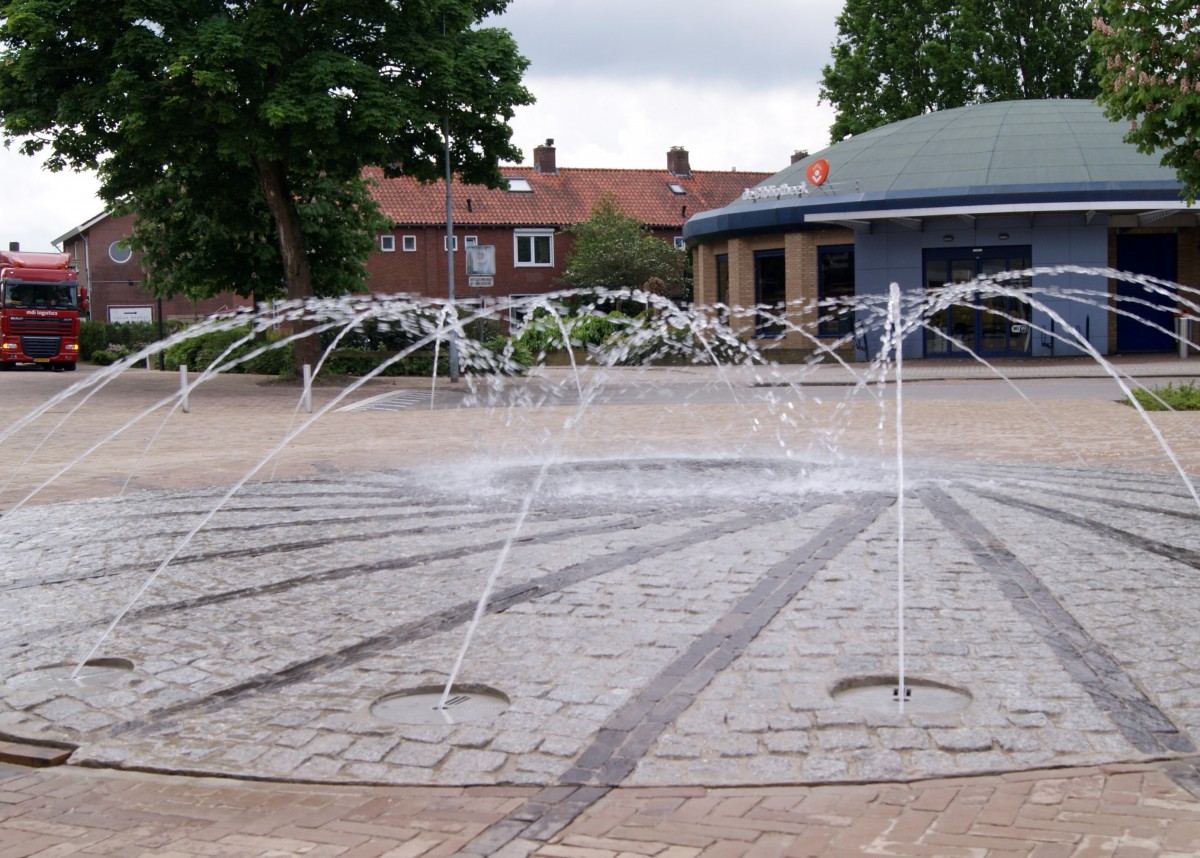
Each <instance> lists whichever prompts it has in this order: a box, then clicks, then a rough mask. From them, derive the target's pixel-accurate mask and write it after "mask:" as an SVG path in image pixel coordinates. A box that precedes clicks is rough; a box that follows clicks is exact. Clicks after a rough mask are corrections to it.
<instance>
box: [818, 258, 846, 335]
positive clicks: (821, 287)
mask: <svg viewBox="0 0 1200 858" xmlns="http://www.w3.org/2000/svg"><path fill="white" fill-rule="evenodd" d="M817 298H818V300H819V302H820V321H819V322H818V323H817V333H818V334H819V335H821V336H822V337H844V336H846V335H847V334H852V333H854V308H853V307H852V306H851V302H852V301H853V299H854V245H852V244H839V245H833V246H829V247H819V248H817Z"/></svg>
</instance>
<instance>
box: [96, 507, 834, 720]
mask: <svg viewBox="0 0 1200 858" xmlns="http://www.w3.org/2000/svg"><path fill="white" fill-rule="evenodd" d="M823 503H825V501H823V500H821V501H817V500H814V501H812V502H811V504H810V505H811V507H814V508H815V507H816V506H819V505H822V504H823ZM794 514H795V510H794V509H779V508H773V509H771V510H760V511H758V512H756V513H754V514H751V515H746V516H739V517H738V518H735V519H731V520H729V521H726V522H722V523H721V524H705V525H703V526H701V527H696V528H692V529H690V530H688V531H686V532H685V533H683V534H680V535H678V536H673V537H670V538H669V539H665V540H662V541H660V542H656V543H649V544H642V545H634V546H631V547H629V548H626V549H624V550H621V551H616V552H613V553H612V554H607V555H603V556H600V557H592V558H589V559H587V560H584V561H583V562H581V563H577V564H575V565H573V566H569V567H567V568H565V569H561V570H559V571H558V572H553V573H550V574H548V575H543V576H542V577H540V578H535V579H533V580H530V581H525V582H522V583H520V584H515V585H513V586H511V587H508V588H506V589H503V590H500V591H498V592H497V593H495V594H494V595H493V596H492V599H491V601H489V602H488V606H487V611H488V613H500V612H502V611H505V610H507V609H508V608H510V607H512V606H513V605H515V604H519V603H521V602H526V601H529V600H531V599H534V598H537V597H538V596H541V595H545V594H548V593H553V592H555V591H557V590H561V589H563V588H565V587H569V586H571V585H573V584H577V583H580V582H582V581H586V580H588V579H589V578H594V577H596V576H599V575H603V574H605V573H608V572H612V571H615V570H617V569H621V568H624V567H626V566H631V565H633V564H636V563H638V562H640V561H642V560H646V559H649V558H652V557H656V556H659V555H661V554H667V553H670V552H672V551H679V550H682V549H684V548H689V547H691V546H693V545H696V544H699V543H702V542H708V541H711V540H713V539H718V538H720V537H721V536H724V535H726V534H728V533H736V532H738V531H741V530H745V529H746V528H748V527H753V526H756V525H761V524H764V523H769V522H772V521H777V520H779V519H780V518H784V517H786V516H791V515H794ZM664 515H665V514H664ZM655 518H657V517H656V516H645V517H643V518H640V519H638V522H639V523H640V524H647V523H651V521H652V520H654V519H655ZM614 527H615V528H620V529H624V530H627V529H628V522H625V523H623V524H620V525H606V526H599V525H598V526H597V527H596V528H593V529H588V528H580V529H575V530H573V531H571V532H572V533H575V534H579V533H582V532H590V531H591V530H595V531H602V530H606V529H612V528H614ZM556 536H557V537H558V538H565V536H566V534H556ZM529 540H532V541H544V540H542V539H541V537H530V538H529ZM498 547H499V545H494V546H493V549H495V548H498ZM470 550H471V551H473V552H474V551H480V550H484V549H483V548H481V547H480V546H473V547H472V548H471V549H470ZM439 556H440V555H439ZM372 565H373V566H374V565H379V564H372ZM385 565H386V567H387V568H391V567H393V566H394V565H395V562H394V561H392V562H390V563H388V564H385ZM197 601H199V600H197ZM475 605H476V602H474V601H467V602H460V603H458V604H457V605H452V606H450V607H448V608H445V609H443V610H441V611H437V612H435V613H433V614H429V615H428V616H426V617H424V618H422V619H420V620H416V621H413V622H408V623H404V624H402V625H399V626H396V627H395V628H393V629H391V630H389V631H387V632H385V633H383V634H379V635H373V636H372V637H369V638H367V639H365V640H362V641H360V642H359V643H356V644H353V645H351V646H348V647H344V648H342V649H339V650H336V651H334V652H331V653H325V654H323V655H320V656H317V657H315V658H310V659H306V660H304V661H301V662H297V663H296V664H293V665H291V666H289V667H287V668H284V669H282V670H279V671H276V672H274V673H269V674H264V675H260V676H256V677H253V678H251V679H248V680H246V681H245V682H241V683H238V684H237V685H233V686H229V687H227V688H224V689H220V690H218V691H215V692H213V693H211V694H208V695H205V696H204V697H200V698H196V699H194V700H188V701H184V702H183V703H178V704H176V705H174V706H169V707H164V708H163V709H159V710H157V711H155V712H151V713H149V714H148V715H146V716H145V717H144V718H139V719H137V720H134V721H126V722H124V723H121V724H117V725H115V726H113V727H112V728H110V730H109V733H110V735H114V736H116V735H120V734H122V733H126V732H130V731H136V732H141V733H152V732H158V731H161V730H164V729H168V728H169V727H170V719H171V718H175V717H177V716H179V715H182V714H185V713H199V712H212V711H216V710H218V709H221V708H224V707H226V706H230V705H233V704H235V703H236V702H237V701H238V699H239V698H241V697H243V696H244V695H250V694H263V693H269V692H272V691H274V690H277V689H279V688H283V687H285V686H288V685H292V684H295V683H297V682H303V681H305V680H307V679H309V678H310V677H312V676H314V675H316V674H318V673H329V672H332V671H336V670H340V669H342V668H344V667H348V666H350V665H353V664H357V663H359V662H361V661H364V660H366V659H369V658H374V657H376V656H378V655H383V654H385V653H387V652H391V651H392V650H394V649H396V648H397V647H400V646H403V645H405V644H408V643H412V642H414V641H417V640H423V639H425V638H428V637H431V636H432V635H435V634H438V633H440V632H444V631H447V630H449V629H452V628H455V627H456V626H460V625H462V624H463V623H465V622H468V621H469V620H470V619H471V617H472V616H473V615H474V613H475Z"/></svg>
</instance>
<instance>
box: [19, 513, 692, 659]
mask: <svg viewBox="0 0 1200 858" xmlns="http://www.w3.org/2000/svg"><path fill="white" fill-rule="evenodd" d="M677 516H678V513H672V512H666V513H661V514H658V515H648V516H637V517H634V518H631V519H625V520H622V521H620V522H610V523H606V524H596V525H591V526H586V527H580V526H578V525H573V526H571V527H564V528H562V529H560V530H556V531H549V532H546V533H540V534H533V535H528V536H523V537H521V538H519V539H518V540H517V542H516V544H518V545H534V544H540V543H550V542H559V541H562V540H565V539H571V538H573V537H576V536H589V535H596V534H601V533H609V532H623V531H627V530H628V529H629V528H630V526H631V523H632V524H633V525H637V526H645V525H647V524H656V523H660V522H663V521H671V520H673V519H675V518H676V517H677ZM590 517H592V516H586V515H582V514H581V516H580V518H590ZM531 520H534V521H536V520H537V519H532V518H531ZM555 520H556V521H562V520H563V517H562V516H556V518H555ZM511 521H512V516H511V515H509V516H506V517H505V518H504V519H501V520H499V523H510V522H511ZM491 523H493V524H494V523H497V522H491ZM447 529H448V530H450V529H454V528H453V527H452V526H451V527H448V528H447ZM422 531H423V532H424V533H436V532H437V531H436V530H432V529H430V528H423V529H422ZM389 535H391V536H394V535H396V534H395V533H394V532H393V533H392V534H389ZM381 538H382V537H381ZM327 541H329V540H323V542H327ZM504 542H505V540H504V539H497V540H493V541H492V542H484V543H477V544H474V545H469V546H463V547H459V548H450V549H446V550H445V551H432V552H429V553H428V554H418V555H414V556H412V557H407V558H397V557H391V558H389V559H387V560H380V561H376V562H373V563H362V564H358V565H356V566H343V567H340V568H338V569H331V570H327V571H325V572H313V573H309V574H307V575H297V576H295V577H292V578H285V579H283V580H281V581H275V582H272V583H270V584H259V585H257V586H254V587H240V588H238V589H236V590H226V591H224V592H222V593H210V594H208V595H207V596H198V597H196V598H194V599H183V600H179V601H175V602H163V603H160V604H157V605H147V606H146V607H144V608H137V609H136V610H132V611H130V612H129V614H128V615H127V616H126V617H125V619H124V620H123V623H124V624H129V623H132V622H137V621H139V620H148V619H155V618H156V617H160V616H169V615H171V614H173V613H174V612H176V611H189V610H193V609H196V608H202V607H207V606H209V605H219V604H223V603H225V602H231V601H234V600H237V599H255V598H261V597H263V596H272V595H277V594H279V593H285V592H288V591H290V590H294V589H297V588H299V587H306V586H310V585H314V584H323V583H327V582H329V581H341V580H344V579H347V578H353V577H357V576H359V575H373V574H376V573H378V572H386V571H396V570H401V569H406V568H410V567H414V566H421V565H424V564H427V563H437V562H442V561H446V560H459V559H462V558H464V557H469V556H471V555H473V554H479V553H488V552H493V551H497V550H499V549H500V548H501V547H502V546H503V545H504ZM239 553H242V552H239ZM270 553H271V550H270V549H268V548H266V547H264V548H260V549H249V550H248V554H249V556H254V557H265V556H267V555H268V554H270ZM218 554H220V552H218ZM222 556H224V555H222ZM181 562H182V561H177V562H176V563H174V564H172V566H178V565H180V563H181ZM189 562H194V561H191V560H189ZM138 571H140V572H143V573H144V572H146V567H145V566H142V567H139V568H138ZM108 622H109V621H108V620H100V621H89V622H86V623H64V624H62V625H58V626H52V627H49V628H40V629H27V630H25V631H24V632H22V633H21V634H19V635H12V636H9V637H7V638H0V646H2V645H7V644H12V643H19V642H22V641H29V640H35V639H36V640H52V639H56V638H59V637H62V636H64V635H68V634H79V633H81V632H85V631H87V630H88V629H102V628H104V627H105V626H106V625H108Z"/></svg>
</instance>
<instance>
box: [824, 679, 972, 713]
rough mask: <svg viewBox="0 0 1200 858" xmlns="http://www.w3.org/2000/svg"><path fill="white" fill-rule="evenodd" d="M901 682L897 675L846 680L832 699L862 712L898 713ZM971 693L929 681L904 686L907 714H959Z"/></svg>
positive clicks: (831, 694) (833, 692) (834, 689)
mask: <svg viewBox="0 0 1200 858" xmlns="http://www.w3.org/2000/svg"><path fill="white" fill-rule="evenodd" d="M899 685H900V682H899V679H898V678H897V677H895V676H870V677H862V678H856V679H846V680H843V681H841V682H839V683H838V684H837V685H835V686H834V687H833V690H832V691H831V692H830V696H831V697H833V699H834V700H836V701H837V702H838V703H841V704H844V705H846V706H849V707H851V708H854V709H858V710H859V711H861V712H884V713H891V712H896V711H897V710H898V709H899V706H900V687H899ZM971 700H972V697H971V694H970V693H969V692H967V691H965V690H963V689H961V688H955V687H953V686H951V685H945V684H943V683H941V682H933V681H931V680H928V679H907V680H905V683H904V711H905V713H910V712H960V711H962V710H963V709H966V708H967V707H968V706H970V705H971Z"/></svg>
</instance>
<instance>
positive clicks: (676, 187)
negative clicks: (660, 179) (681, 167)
mask: <svg viewBox="0 0 1200 858" xmlns="http://www.w3.org/2000/svg"><path fill="white" fill-rule="evenodd" d="M667 187H668V188H670V189H671V193H673V194H680V195H682V194H686V193H687V191H685V190H684V189H683V185H681V184H679V183H678V182H667Z"/></svg>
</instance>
